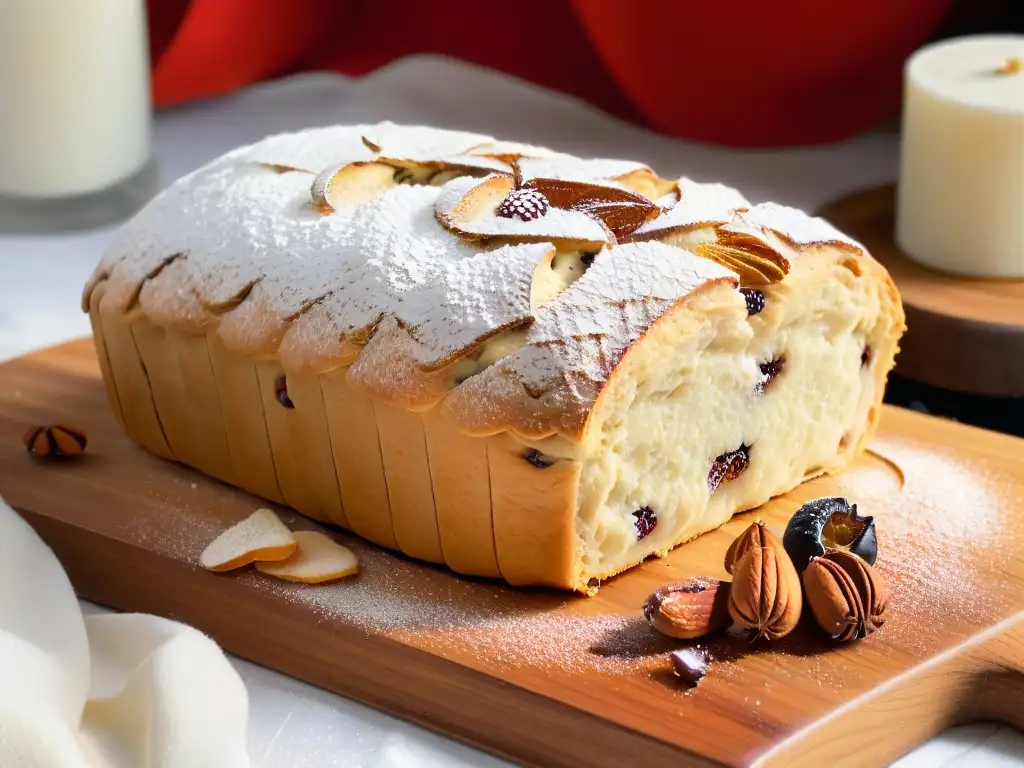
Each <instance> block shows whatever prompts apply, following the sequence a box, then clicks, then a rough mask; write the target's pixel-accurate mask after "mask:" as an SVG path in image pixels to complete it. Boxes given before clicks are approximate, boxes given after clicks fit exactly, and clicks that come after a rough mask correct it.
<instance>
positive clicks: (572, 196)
mask: <svg viewBox="0 0 1024 768" xmlns="http://www.w3.org/2000/svg"><path fill="white" fill-rule="evenodd" d="M523 188H524V189H536V190H537V191H538V192H540V193H541V194H543V195H544V196H545V197H546V198H547V199H548V202H549V203H550V204H551V205H552V206H553V207H555V208H562V209H568V210H572V211H581V212H583V213H585V214H587V215H588V216H593V217H594V218H596V219H598V220H599V221H601V222H602V223H603V224H604V225H605V226H606V227H608V229H609V230H611V233H612V234H613V235H614V236H615V237H616V239H621V238H624V237H626V236H627V235H629V234H630V233H632V232H633V231H635V230H636V229H639V228H640V227H641V226H642V225H643V224H644V223H645V222H647V221H649V220H651V219H653V218H654V217H655V216H657V215H658V213H659V212H660V210H661V209H660V208H658V206H656V205H655V204H654V203H653V202H652V201H651V200H649V199H648V198H646V197H644V196H643V195H640V194H637V193H636V192H634V191H632V190H631V189H627V188H625V187H617V186H611V185H610V184H608V185H606V184H597V183H593V182H587V181H573V180H570V179H530V180H529V181H526V182H524V183H523Z"/></svg>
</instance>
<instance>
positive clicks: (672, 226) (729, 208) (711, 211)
mask: <svg viewBox="0 0 1024 768" xmlns="http://www.w3.org/2000/svg"><path fill="white" fill-rule="evenodd" d="M676 194H677V198H676V200H675V201H672V200H671V198H670V197H668V196H666V197H664V198H660V199H659V200H658V201H657V202H658V203H659V204H661V205H662V207H663V210H662V212H661V213H660V214H659V215H658V216H657V217H655V218H653V219H651V220H650V221H648V222H646V223H645V224H644V225H643V226H641V227H639V228H638V229H637V230H636V231H635V232H633V234H632V235H630V237H629V238H628V239H629V240H658V239H661V238H663V237H664V236H666V235H669V234H673V233H676V232H687V231H691V230H694V229H700V228H702V227H706V226H715V225H719V224H726V223H727V222H731V221H733V219H734V218H735V216H736V213H735V212H736V210H737V209H739V208H746V207H747V206H749V205H750V203H749V202H748V201H747V199H746V198H745V197H743V195H742V194H740V192H739V191H738V190H736V189H733V188H732V187H727V186H726V185H724V184H701V183H698V182H696V181H690V180H689V179H687V178H682V179H679V181H678V182H677V187H676ZM666 202H668V203H670V204H669V205H668V206H665V205H664V204H665V203H666Z"/></svg>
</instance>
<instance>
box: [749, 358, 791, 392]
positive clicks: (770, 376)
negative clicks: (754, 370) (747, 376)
mask: <svg viewBox="0 0 1024 768" xmlns="http://www.w3.org/2000/svg"><path fill="white" fill-rule="evenodd" d="M785 367H786V358H784V357H777V358H775V359H774V360H769V361H768V362H767V363H761V364H760V365H759V366H758V368H759V369H760V370H761V378H760V379H759V380H758V382H757V386H756V387H755V388H754V392H755V394H757V395H758V396H761V395H763V394H764V392H765V390H766V389H768V386H769V385H770V384H771V383H772V382H773V381H775V379H776V378H777V377H778V375H779V374H780V373H782V369H783V368H785Z"/></svg>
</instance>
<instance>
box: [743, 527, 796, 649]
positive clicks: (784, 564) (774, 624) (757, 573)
mask: <svg viewBox="0 0 1024 768" xmlns="http://www.w3.org/2000/svg"><path fill="white" fill-rule="evenodd" d="M802 607H803V595H802V594H801V589H800V576H799V575H798V574H797V572H796V567H795V566H794V565H793V561H792V560H790V559H789V555H787V554H786V551H785V550H784V549H783V548H782V547H754V548H752V549H749V550H747V552H746V553H745V554H744V555H743V557H741V558H740V559H739V561H738V562H737V563H736V566H735V568H734V569H733V580H732V589H731V590H730V592H729V613H730V615H731V616H732V618H733V620H734V621H735V622H736V623H737V624H739V625H740V626H741V627H745V628H746V629H750V630H752V631H753V632H755V633H756V637H764V638H766V639H768V640H778V639H779V638H780V637H785V636H786V635H788V634H789V633H790V632H792V631H793V629H794V628H795V627H796V625H797V622H798V621H799V620H800V610H801V609H802Z"/></svg>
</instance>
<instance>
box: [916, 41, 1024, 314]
mask: <svg viewBox="0 0 1024 768" xmlns="http://www.w3.org/2000/svg"><path fill="white" fill-rule="evenodd" d="M1022 65H1024V36H1021V35H991V36H974V37H963V38H957V39H953V40H947V41H943V42H940V43H936V44H934V45H930V46H928V47H926V48H923V49H921V50H920V51H918V52H917V53H916V54H914V56H912V57H911V58H910V59H909V60H908V61H907V65H906V68H905V70H904V97H903V98H904V104H903V150H902V160H901V169H900V180H899V201H898V206H897V217H896V241H897V243H898V244H899V246H900V248H902V249H903V251H904V252H905V253H906V254H907V255H909V256H911V257H912V258H914V259H915V260H917V261H919V262H921V263H922V264H925V265H927V266H930V267H934V268H935V269H939V270H942V271H945V272H951V273H954V274H960V275H971V276H977V277H1000V278H1024V66H1022ZM1022 311H1024V309H1022Z"/></svg>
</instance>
